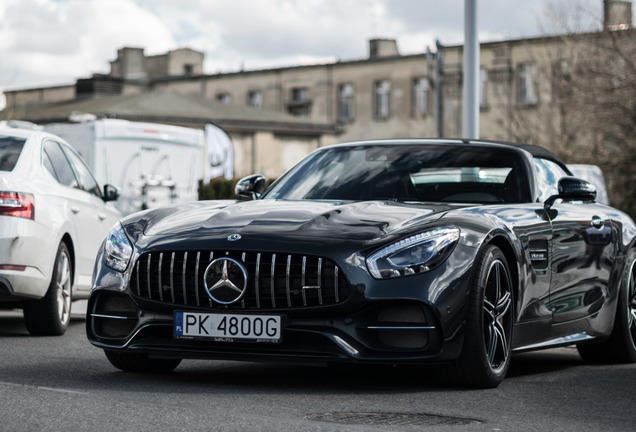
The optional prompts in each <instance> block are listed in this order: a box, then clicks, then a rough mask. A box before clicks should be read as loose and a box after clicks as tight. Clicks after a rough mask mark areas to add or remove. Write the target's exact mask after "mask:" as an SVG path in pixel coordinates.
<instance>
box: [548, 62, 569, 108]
mask: <svg viewBox="0 0 636 432" xmlns="http://www.w3.org/2000/svg"><path fill="white" fill-rule="evenodd" d="M570 80H571V76H570V67H569V64H568V62H567V61H566V60H559V61H557V62H555V63H554V64H553V65H552V103H555V104H556V103H560V102H563V101H564V100H565V99H566V98H567V97H568V96H570V91H571V87H570Z"/></svg>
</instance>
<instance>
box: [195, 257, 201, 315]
mask: <svg viewBox="0 0 636 432" xmlns="http://www.w3.org/2000/svg"><path fill="white" fill-rule="evenodd" d="M200 262H201V252H197V264H196V267H195V270H194V294H195V295H196V299H197V306H201V300H200V299H199V263H200Z"/></svg>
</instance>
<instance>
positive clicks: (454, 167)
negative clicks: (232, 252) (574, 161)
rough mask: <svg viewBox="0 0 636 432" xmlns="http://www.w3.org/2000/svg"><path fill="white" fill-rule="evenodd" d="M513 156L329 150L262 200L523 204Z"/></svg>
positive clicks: (460, 150) (422, 148) (484, 151)
mask: <svg viewBox="0 0 636 432" xmlns="http://www.w3.org/2000/svg"><path fill="white" fill-rule="evenodd" d="M528 197H529V190H528V186H527V181H526V180H525V176H524V175H523V169H522V163H521V159H520V156H519V154H518V153H517V152H515V151H512V150H508V149H504V148H493V147H479V146H477V145H475V146H471V147H470V148H467V147H466V146H453V145H410V144H405V145H375V146H368V145H367V146H365V145H360V146H347V147H332V148H328V149H324V150H321V151H318V152H315V153H313V154H311V155H310V156H308V157H307V158H306V159H305V160H304V161H302V162H301V163H300V164H298V165H297V166H296V167H295V168H294V169H292V170H291V171H290V172H288V173H287V174H286V175H285V176H284V177H282V178H281V179H280V180H279V181H278V182H276V183H275V184H274V185H273V187H272V188H271V189H270V190H269V191H268V192H267V193H266V194H265V195H264V198H270V199H289V200H303V199H310V200H353V201H359V200H398V201H425V202H458V203H483V204H487V203H501V202H507V203H520V202H527V201H528Z"/></svg>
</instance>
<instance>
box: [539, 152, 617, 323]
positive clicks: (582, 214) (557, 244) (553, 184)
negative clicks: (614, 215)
mask: <svg viewBox="0 0 636 432" xmlns="http://www.w3.org/2000/svg"><path fill="white" fill-rule="evenodd" d="M535 167H536V168H537V172H538V176H539V177H540V178H541V179H542V180H540V181H543V183H544V184H543V188H542V192H544V193H545V192H546V191H547V193H545V195H544V196H542V198H541V199H542V200H545V199H547V197H546V196H547V195H550V194H552V195H555V194H557V191H558V188H557V183H558V180H559V179H560V178H562V177H566V176H568V174H567V173H566V172H565V171H564V170H563V169H562V168H561V167H560V166H559V165H557V164H556V163H554V162H552V161H549V160H545V159H540V158H536V159H535ZM603 209H604V207H603V206H601V205H597V204H595V203H590V202H581V201H578V202H561V201H560V200H557V201H556V202H555V203H554V204H553V205H552V206H551V207H550V208H549V209H548V210H547V215H548V217H549V218H550V220H551V222H552V239H551V242H550V258H551V259H550V265H551V273H552V278H551V282H550V301H549V308H550V309H551V311H552V316H553V322H555V323H561V322H566V321H571V320H576V319H579V318H583V317H585V316H589V315H592V314H594V313H595V312H597V311H598V310H599V309H600V308H601V306H602V305H603V303H604V302H605V299H606V298H607V288H608V285H609V278H610V271H611V267H612V262H613V259H614V258H613V257H614V250H613V246H612V241H611V240H612V228H611V224H610V222H609V218H608V216H607V215H606V214H605V213H604V211H603Z"/></svg>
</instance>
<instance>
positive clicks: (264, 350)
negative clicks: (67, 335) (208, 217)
mask: <svg viewBox="0 0 636 432" xmlns="http://www.w3.org/2000/svg"><path fill="white" fill-rule="evenodd" d="M179 310H182V309H179ZM208 312H209V311H208ZM241 313H242V314H245V312H241ZM282 322H283V324H282V338H281V341H280V343H254V342H241V341H240V340H237V341H228V340H227V339H226V340H224V341H217V340H214V339H210V340H201V339H177V338H175V337H174V318H173V313H172V312H169V311H164V312H157V311H154V312H153V311H151V310H147V309H142V308H140V307H139V305H137V304H135V303H134V302H133V301H132V299H131V298H130V297H129V296H127V295H124V294H119V293H115V292H112V291H106V290H103V291H97V292H94V293H93V295H92V296H91V298H90V300H89V304H88V311H87V335H88V339H89V340H90V342H91V343H92V344H93V345H95V346H97V347H100V348H103V349H106V350H125V351H130V352H140V353H147V354H150V355H151V356H154V357H162V358H199V359H200V358H205V359H234V360H293V361H313V362H355V361H360V362H371V363H421V362H431V361H444V360H450V359H452V358H455V357H456V356H457V354H458V353H459V349H460V348H461V337H460V336H458V335H454V337H451V338H449V339H447V340H444V339H443V335H442V331H441V329H440V326H439V323H438V322H437V320H436V319H435V318H434V314H433V313H431V311H430V310H428V307H427V306H426V305H424V304H420V303H418V302H412V301H408V302H407V301H397V300H394V301H380V302H370V303H369V304H367V305H365V306H364V307H362V308H360V309H359V310H358V311H357V312H355V313H348V314H337V313H334V314H331V313H330V314H329V315H327V314H325V313H324V312H323V313H321V312H317V311H316V312H314V313H312V314H309V316H307V314H303V316H301V315H300V314H299V313H298V312H291V313H286V314H282Z"/></svg>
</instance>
